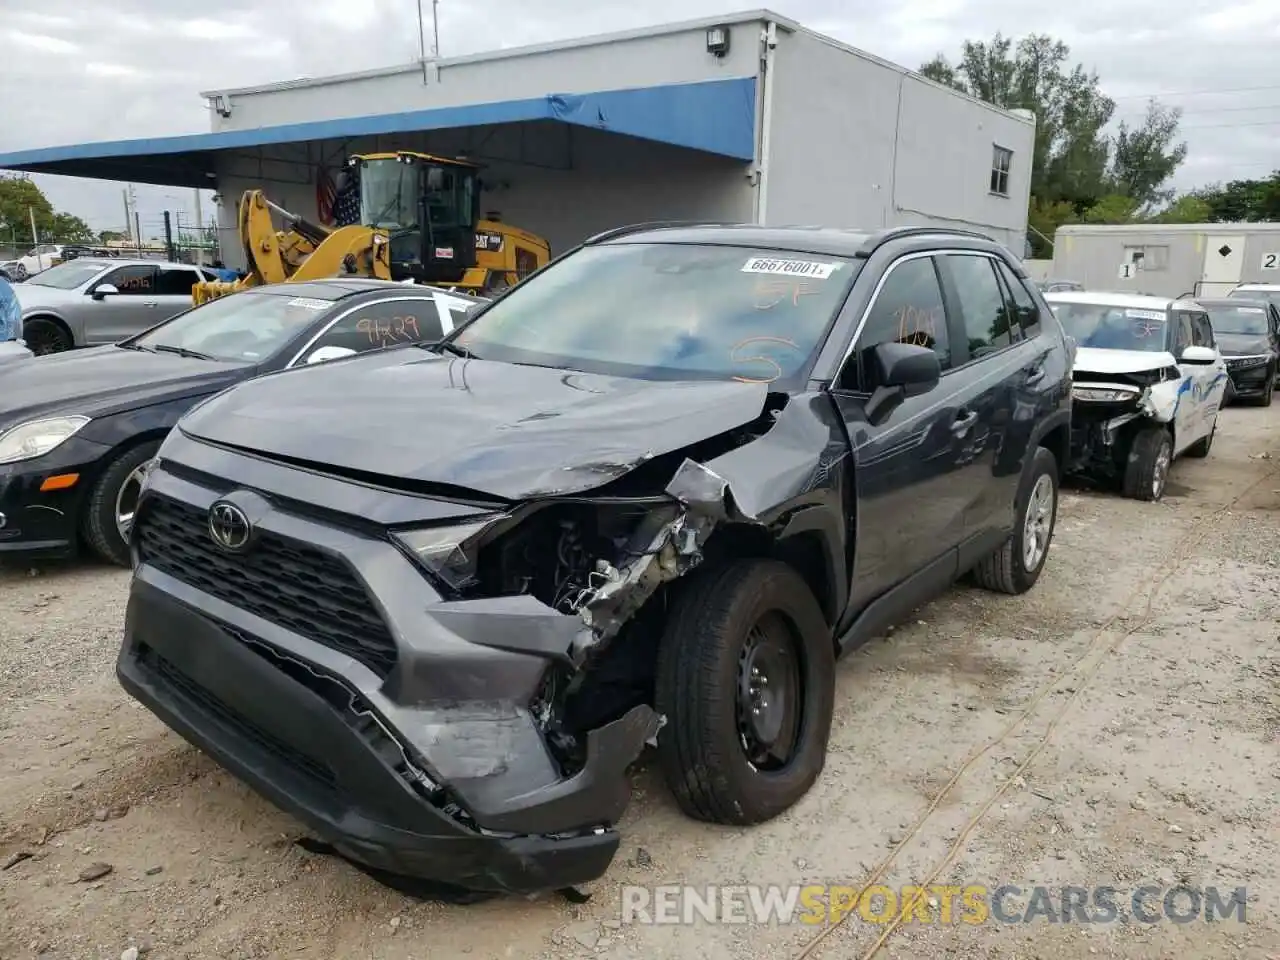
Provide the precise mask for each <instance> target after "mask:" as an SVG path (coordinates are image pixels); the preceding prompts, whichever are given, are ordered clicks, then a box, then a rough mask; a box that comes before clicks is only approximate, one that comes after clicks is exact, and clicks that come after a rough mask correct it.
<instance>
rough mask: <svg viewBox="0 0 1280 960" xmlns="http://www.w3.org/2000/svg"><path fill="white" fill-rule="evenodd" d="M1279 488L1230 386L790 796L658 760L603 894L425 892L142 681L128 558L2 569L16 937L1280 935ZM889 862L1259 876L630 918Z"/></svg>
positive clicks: (926, 940)
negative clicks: (1182, 456)
mask: <svg viewBox="0 0 1280 960" xmlns="http://www.w3.org/2000/svg"><path fill="white" fill-rule="evenodd" d="M1278 510H1280V413H1277V411H1276V410H1274V409H1272V410H1261V409H1247V408H1231V409H1229V410H1227V411H1225V412H1224V414H1223V416H1222V419H1221V421H1220V423H1219V430H1218V437H1217V441H1216V444H1215V447H1214V451H1213V455H1212V456H1211V457H1210V458H1209V459H1208V460H1205V461H1182V462H1179V463H1178V464H1177V465H1176V466H1175V468H1174V471H1173V475H1172V480H1171V484H1170V490H1169V495H1168V497H1167V498H1166V500H1165V501H1164V502H1163V503H1160V504H1154V505H1152V504H1139V503H1135V502H1131V501H1125V500H1122V499H1119V498H1117V497H1113V496H1106V495H1093V494H1086V493H1079V492H1076V493H1068V494H1066V495H1064V497H1063V501H1062V507H1061V513H1060V519H1059V526H1058V531H1057V536H1056V538H1055V541H1054V547H1053V552H1052V554H1051V556H1050V560H1049V565H1048V567H1047V569H1046V572H1045V574H1044V576H1043V578H1042V579H1041V581H1040V584H1039V585H1038V586H1037V588H1036V589H1035V590H1034V591H1033V592H1032V593H1031V594H1030V595H1028V596H1026V597H1021V598H1009V597H1001V596H995V595H991V594H987V593H983V592H980V591H977V590H973V589H967V588H957V589H956V590H954V591H952V592H951V593H949V594H948V595H946V596H945V597H943V598H942V599H940V600H939V601H937V602H936V603H934V604H931V605H930V606H928V607H926V608H924V609H921V610H920V611H918V612H917V614H916V619H915V620H913V621H912V622H910V623H908V624H904V625H903V626H901V627H900V628H899V629H897V630H896V631H893V632H892V633H891V635H890V636H889V637H888V638H886V639H884V640H881V641H875V642H873V643H872V644H870V645H868V646H867V647H865V648H864V649H862V650H860V651H859V652H858V653H856V654H855V655H854V656H852V657H851V658H849V659H848V660H846V661H845V662H844V663H843V664H842V665H841V668H840V674H839V679H838V689H837V708H836V709H837V713H836V721H835V725H834V728H833V732H832V743H831V754H830V759H829V762H828V765H827V768H826V772H825V774H824V775H823V777H822V778H821V780H820V781H819V783H818V785H817V786H816V787H815V788H814V790H813V791H811V793H810V794H809V796H807V797H806V798H805V800H804V801H803V802H802V803H801V804H799V805H798V806H797V807H796V808H795V809H794V810H793V811H791V812H790V813H789V814H788V815H786V816H784V817H782V818H780V819H779V820H777V821H774V822H772V823H770V824H767V825H765V826H762V827H757V828H754V829H748V830H739V829H729V828H714V827H708V826H705V825H698V824H694V823H691V822H689V821H687V820H685V819H683V818H682V817H681V816H680V814H679V813H678V811H677V810H676V809H675V807H674V804H673V802H672V801H671V799H670V797H669V795H668V794H667V792H666V790H665V789H664V788H663V786H662V784H661V781H660V780H659V778H658V777H657V775H656V771H655V770H654V769H653V768H652V766H651V765H646V764H643V763H642V765H641V767H640V769H639V770H638V771H637V772H636V774H635V799H634V802H633V804H632V807H631V809H630V811H629V812H628V815H627V818H626V821H625V822H624V824H623V825H622V831H623V848H622V850H621V852H620V853H619V856H618V858H617V860H616V861H615V863H614V865H613V867H612V868H611V869H610V871H609V873H608V874H607V876H605V877H604V878H602V879H601V880H600V881H598V882H597V883H595V884H593V885H592V888H591V889H590V890H589V891H587V892H588V893H590V894H591V897H590V900H589V901H588V902H586V903H584V904H570V903H569V902H567V901H565V900H563V899H561V898H558V897H549V898H545V899H539V900H528V901H526V900H516V901H491V902H488V903H484V904H480V905H475V906H469V907H461V906H447V905H443V904H438V903H420V902H415V901H411V900H409V899H406V898H405V897H403V896H401V895H399V894H396V893H393V892H391V891H389V890H387V889H384V888H381V887H379V886H378V885H377V884H375V883H374V882H373V881H371V880H369V879H367V878H365V877H364V876H363V875H361V874H359V873H358V872H356V871H355V870H353V869H351V868H350V867H348V866H346V865H345V864H342V863H340V862H335V861H334V860H332V859H330V858H326V857H323V856H316V855H313V854H310V853H307V852H305V851H304V850H302V849H301V848H300V847H298V846H297V845H295V844H294V843H293V842H292V841H293V840H294V839H295V838H296V837H297V836H298V835H299V830H298V827H297V825H296V824H295V823H294V822H293V821H291V820H290V818H288V817H286V816H285V815H283V814H281V813H279V812H277V811H276V810H274V809H273V808H271V807H270V806H268V805H267V804H266V803H264V802H262V801H261V800H259V799H258V798H257V797H256V796H254V795H253V794H251V793H250V792H249V791H248V790H246V789H245V788H244V787H242V786H240V785H239V784H238V783H237V782H236V781H235V780H233V779H232V778H231V777H229V776H227V775H226V774H224V773H222V772H221V771H220V770H219V769H218V768H217V767H216V766H214V765H213V764H212V763H211V762H210V761H208V760H207V759H205V758H204V757H203V756H201V755H200V754H199V753H197V752H196V751H194V750H193V749H191V748H190V747H188V746H187V745H185V744H184V743H183V742H182V741H181V740H180V739H179V738H178V737H177V736H175V735H173V734H170V733H168V732H167V731H166V730H165V729H164V728H163V727H162V726H161V725H160V724H159V723H158V722H157V721H156V720H155V719H153V718H152V717H151V715H150V714H149V713H147V712H146V711H145V710H143V709H141V708H140V707H138V706H136V705H135V704H133V703H132V702H131V701H130V700H128V699H127V698H126V697H125V696H124V695H123V693H122V692H121V691H120V690H119V688H118V687H117V685H116V682H115V678H114V674H113V661H114V658H115V654H116V650H117V645H118V642H119V632H120V624H121V622H122V617H123V610H124V602H125V593H126V588H127V583H128V576H127V574H125V573H122V572H117V571H112V570H104V569H101V568H92V567H87V566H77V567H70V568H66V569H51V570H46V571H42V572H39V573H36V574H35V575H32V573H30V572H28V571H14V570H9V571H0V771H2V773H0V866H4V865H6V864H9V866H7V867H5V869H4V870H3V871H2V872H0V917H3V922H0V958H5V960H9V958H15V960H16V958H23V957H32V956H37V955H39V956H42V957H68V958H78V960H85V958H112V960H114V958H117V957H120V956H122V954H124V955H126V956H129V957H132V956H134V955H135V954H134V952H133V949H134V948H136V949H138V950H139V951H140V952H141V953H142V954H144V955H150V956H151V957H155V958H165V960H167V958H197V957H198V958H205V957H209V958H212V957H228V958H245V957H330V958H335V960H337V958H343V960H345V958H353V957H361V958H364V957H369V958H375V957H376V958H386V960H407V958H412V957H417V958H427V957H428V956H430V957H462V956H467V957H475V958H477V960H487V958H491V957H492V958H526V957H529V958H532V957H586V956H593V957H604V958H608V960H622V958H641V957H644V958H651V960H661V958H681V960H685V958H698V960H728V958H741V960H745V958H766V957H768V958H780V957H797V958H798V957H801V956H812V957H823V958H826V960H836V958H839V960H848V958H858V957H862V956H865V955H867V954H868V952H869V951H870V950H871V949H872V948H873V946H874V945H875V942H876V941H877V939H879V938H880V937H881V936H882V935H886V937H885V940H884V942H883V944H882V947H881V953H880V955H881V956H886V957H900V958H917V957H922V956H927V957H943V956H950V957H959V958H1015V957H1016V958H1023V960H1026V958H1041V960H1062V958H1074V957H1081V958H1084V957H1095V956H1098V957H1126V958H1152V960H1155V958H1164V957H1170V956H1175V955H1176V956H1180V957H1185V958H1197V957H1205V958H1208V957H1212V958H1214V960H1225V958H1232V957H1241V958H1259V960H1262V958H1268V957H1271V958H1276V957H1280V886H1278V885H1277V874H1278V873H1280V856H1277V854H1280V850H1278V849H1277V848H1278V846H1280V829H1278V826H1280V824H1278V823H1277V819H1276V815H1277V811H1278V809H1280V805H1278V804H1277V800H1276V787H1277V782H1276V781H1277V779H1278V778H1280V762H1278V761H1280V743H1278V739H1277V735H1278V734H1280V649H1278V647H1277V643H1276V641H1277V639H1278V637H1277V631H1278V630H1280V627H1278V626H1277V622H1278V621H1280V591H1278V590H1277V583H1278V582H1280V580H1278V579H1277V575H1278V574H1280V523H1278V522H1277V511H1278ZM1046 738H1047V739H1046ZM952 781H954V783H953V782H952ZM949 784H950V786H949ZM918 822H919V826H918V828H917V823H918ZM20 857H22V858H23V859H18V858H20ZM886 858H891V859H890V862H888V863H887V865H884V866H883V868H882V863H883V862H884V861H886ZM99 864H100V865H109V866H110V868H111V869H110V872H106V873H104V875H102V876H98V877H96V878H94V874H96V873H102V872H103V870H104V869H105V866H98V867H96V869H91V868H93V867H94V866H95V865H99ZM82 877H83V878H85V879H82ZM873 878H875V879H883V882H885V883H887V884H888V885H889V886H890V887H892V888H895V889H898V888H900V887H901V886H903V885H909V884H922V883H951V884H956V885H967V884H984V885H986V886H988V887H991V888H994V887H997V886H1000V885H1002V884H1013V885H1018V886H1021V887H1024V888H1030V887H1032V886H1034V885H1037V884H1042V885H1046V886H1050V887H1053V888H1055V889H1059V888H1061V887H1062V886H1080V887H1094V886H1098V885H1105V886H1112V887H1115V888H1117V889H1119V890H1121V891H1122V892H1121V894H1120V896H1119V899H1120V901H1121V903H1122V904H1123V903H1125V902H1127V896H1128V891H1131V890H1132V889H1133V888H1135V887H1139V886H1142V885H1144V884H1155V885H1160V886H1162V887H1168V886H1173V885H1177V884H1183V883H1189V884H1193V885H1216V886H1217V887H1219V888H1225V889H1226V890H1228V891H1229V890H1233V889H1235V888H1236V887H1240V886H1244V887H1246V888H1247V890H1248V901H1247V914H1246V916H1247V923H1245V924H1240V923H1238V922H1235V921H1228V922H1219V923H1205V922H1197V923H1190V924H1176V923H1172V922H1168V921H1162V922H1158V923H1154V924H1141V923H1133V922H1128V923H1123V922H1117V923H1111V924H1095V925H1085V924H1080V923H1060V922H1059V923H1053V922H1049V921H1048V920H1045V919H1043V918H1041V919H1035V920H1033V921H1032V922H1029V923H1025V924H997V923H994V922H988V923H985V924H982V925H970V924H957V923H950V924H946V923H933V924H921V923H918V922H917V923H910V924H904V925H902V926H901V927H900V928H898V929H896V930H892V931H890V930H887V929H886V925H884V924H875V923H868V922H865V921H864V920H862V919H860V918H859V917H858V915H857V914H856V913H855V914H853V915H852V916H851V917H850V918H849V919H848V920H847V921H846V922H844V923H842V924H838V925H834V926H827V927H814V926H806V925H804V924H799V923H795V924H789V925H776V924H774V925H763V926H762V925H743V924H732V923H722V924H716V925H710V924H706V923H699V924H697V925H696V926H695V927H694V928H693V929H690V928H687V927H675V926H662V925H642V924H633V923H622V922H621V920H620V918H621V913H620V903H621V899H620V897H621V888H622V886H623V885H626V884H639V885H644V886H648V887H653V886H656V885H659V884H675V883H685V884H692V885H694V886H696V887H698V888H703V887H705V886H706V885H708V884H744V883H752V884H788V885H790V884H813V883H830V884H842V885H851V886H853V887H855V888H859V887H861V886H862V885H863V884H864V883H866V882H867V881H868V880H869V879H873ZM1025 902H1026V896H1023V898H1022V899H1021V900H1017V899H1014V900H1010V901H1008V905H1007V907H1006V908H1007V909H1014V908H1015V907H1016V906H1017V905H1018V904H1020V903H1025ZM817 935H821V937H822V939H821V940H820V941H815V936H817ZM806 950H807V951H808V952H805V951H806Z"/></svg>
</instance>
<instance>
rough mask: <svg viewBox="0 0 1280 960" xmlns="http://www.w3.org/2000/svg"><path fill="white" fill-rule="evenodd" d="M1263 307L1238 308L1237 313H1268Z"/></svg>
mask: <svg viewBox="0 0 1280 960" xmlns="http://www.w3.org/2000/svg"><path fill="white" fill-rule="evenodd" d="M1266 312H1267V311H1265V310H1263V309H1262V308H1261V307H1236V313H1266Z"/></svg>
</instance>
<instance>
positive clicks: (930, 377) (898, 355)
mask: <svg viewBox="0 0 1280 960" xmlns="http://www.w3.org/2000/svg"><path fill="white" fill-rule="evenodd" d="M871 365H872V367H873V368H875V369H876V371H877V374H878V376H877V377H876V380H877V381H878V382H879V384H880V386H878V387H876V389H875V391H874V392H873V393H872V394H871V396H870V397H869V398H868V399H867V403H866V407H865V411H866V415H867V420H868V421H869V422H870V423H873V424H876V423H883V422H884V420H885V419H886V418H887V417H888V416H889V414H890V413H892V412H893V411H894V410H895V409H896V408H897V407H898V406H899V405H900V404H901V403H902V401H903V400H906V399H907V398H908V397H918V396H920V395H922V394H925V393H928V392H929V391H930V390H932V389H933V388H934V387H936V386H937V385H938V381H939V380H941V379H942V364H941V363H939V362H938V355H937V354H936V353H934V352H933V350H931V349H930V348H929V347H921V346H918V345H917V344H914V343H881V344H877V345H876V346H875V347H873V348H872V350H871Z"/></svg>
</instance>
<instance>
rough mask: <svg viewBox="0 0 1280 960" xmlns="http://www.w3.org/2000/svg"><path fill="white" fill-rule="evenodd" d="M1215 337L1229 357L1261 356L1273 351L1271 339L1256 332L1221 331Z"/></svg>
mask: <svg viewBox="0 0 1280 960" xmlns="http://www.w3.org/2000/svg"><path fill="white" fill-rule="evenodd" d="M1214 339H1215V340H1217V341H1218V349H1219V350H1220V351H1222V354H1223V356H1227V357H1260V356H1263V355H1265V354H1268V353H1270V352H1271V341H1270V340H1268V339H1267V338H1266V337H1262V336H1258V335H1257V334H1254V333H1219V334H1215V335H1214Z"/></svg>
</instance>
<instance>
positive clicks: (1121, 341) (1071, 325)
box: [1049, 300, 1169, 352]
mask: <svg viewBox="0 0 1280 960" xmlns="http://www.w3.org/2000/svg"><path fill="white" fill-rule="evenodd" d="M1049 305H1050V306H1051V307H1053V312H1054V315H1055V316H1056V317H1057V318H1058V321H1059V322H1060V323H1061V324H1062V326H1063V329H1065V330H1066V331H1067V333H1068V334H1070V335H1071V336H1073V337H1075V338H1076V342H1077V343H1078V344H1079V345H1080V346H1082V347H1095V348H1098V349H1102V350H1145V351H1148V352H1158V351H1160V350H1167V349H1168V347H1167V346H1166V343H1167V339H1166V333H1167V326H1168V320H1169V318H1168V314H1167V312H1166V311H1164V310H1135V309H1133V308H1131V307H1117V306H1112V305H1110V304H1104V303H1063V302H1061V301H1057V302H1055V301H1053V300H1050V301H1049Z"/></svg>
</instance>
